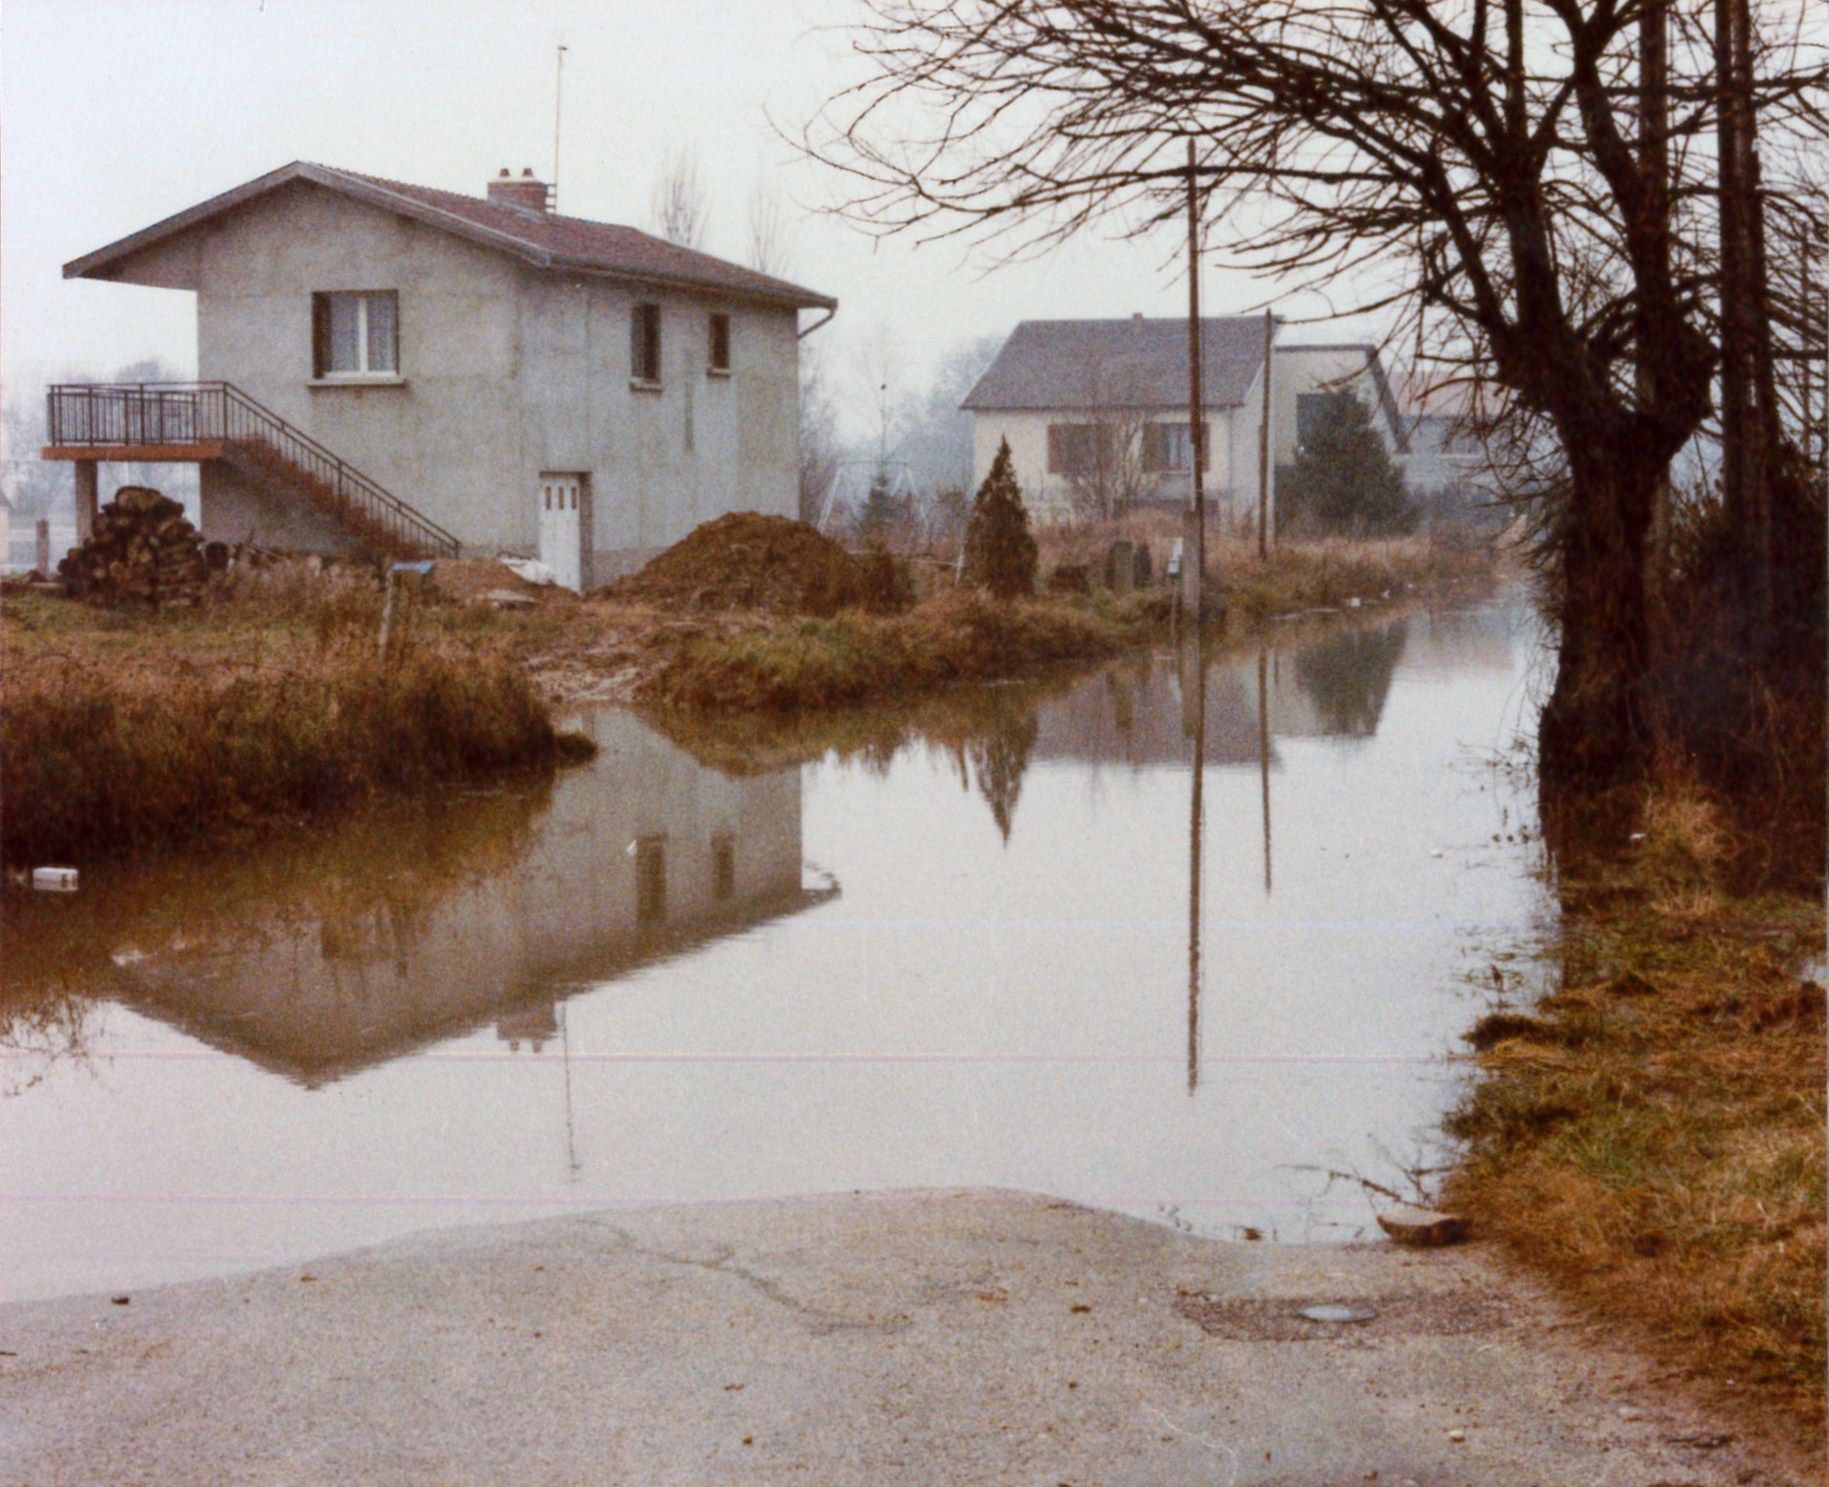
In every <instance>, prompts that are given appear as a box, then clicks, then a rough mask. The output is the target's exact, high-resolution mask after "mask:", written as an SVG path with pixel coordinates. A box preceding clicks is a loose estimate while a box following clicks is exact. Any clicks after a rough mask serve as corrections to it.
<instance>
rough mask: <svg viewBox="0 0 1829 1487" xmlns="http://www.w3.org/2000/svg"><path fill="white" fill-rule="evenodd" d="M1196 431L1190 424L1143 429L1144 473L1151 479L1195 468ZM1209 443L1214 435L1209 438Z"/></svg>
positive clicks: (1160, 425) (1145, 427)
mask: <svg viewBox="0 0 1829 1487" xmlns="http://www.w3.org/2000/svg"><path fill="white" fill-rule="evenodd" d="M1192 427H1193V425H1191V424H1186V423H1146V424H1145V425H1144V426H1143V469H1144V473H1145V474H1149V475H1167V474H1174V473H1177V472H1179V471H1183V470H1192V469H1193V468H1194V441H1193V439H1192V437H1191V436H1190V434H1189V430H1190V429H1191V428H1192ZM1208 438H1209V441H1210V440H1211V434H1210V433H1209V434H1208Z"/></svg>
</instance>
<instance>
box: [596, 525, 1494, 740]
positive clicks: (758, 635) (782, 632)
mask: <svg viewBox="0 0 1829 1487" xmlns="http://www.w3.org/2000/svg"><path fill="white" fill-rule="evenodd" d="M1083 540H1091V539H1083ZM1099 540H1100V541H1104V542H1105V543H1106V545H1107V546H1108V545H1109V541H1108V539H1107V538H1106V537H1104V536H1101V537H1100V538H1099ZM1238 546H1239V551H1237V552H1232V551H1230V550H1229V549H1228V548H1227V547H1226V546H1225V545H1224V544H1217V543H1216V545H1215V550H1214V558H1215V563H1214V567H1215V570H1216V572H1217V574H1218V582H1217V583H1216V585H1215V590H1214V593H1215V597H1216V598H1217V599H1218V600H1219V601H1220V603H1221V604H1222V605H1223V609H1224V615H1225V618H1224V621H1223V625H1222V627H1221V628H1222V632H1223V634H1224V635H1225V636H1226V637H1228V638H1241V637H1244V636H1248V635H1250V634H1251V633H1253V632H1254V631H1255V630H1257V629H1259V628H1261V627H1262V626H1263V625H1264V624H1266V623H1267V622H1269V621H1270V620H1272V619H1274V618H1276V617H1279V616H1284V615H1291V614H1302V613H1306V612H1310V611H1314V610H1319V609H1331V608H1341V607H1344V606H1346V605H1347V604H1348V603H1349V602H1350V601H1354V600H1358V601H1362V602H1364V603H1366V604H1370V605H1377V604H1381V603H1384V602H1387V601H1392V600H1396V599H1398V598H1400V597H1401V596H1402V595H1404V594H1405V593H1406V592H1410V591H1413V590H1417V589H1430V590H1435V591H1440V590H1442V589H1444V588H1447V587H1452V586H1454V585H1457V584H1467V583H1472V582H1478V581H1484V580H1486V579H1488V578H1490V577H1491V575H1492V573H1493V571H1494V569H1495V566H1496V559H1495V557H1494V553H1493V551H1492V549H1491V548H1490V547H1489V546H1485V545H1458V544H1457V545H1452V546H1451V545H1449V544H1445V543H1432V542H1430V541H1428V540H1427V539H1422V538H1414V539H1401V540H1398V541H1392V542H1359V543H1349V542H1316V543H1302V544H1289V545H1288V546H1285V547H1283V548H1279V549H1278V550H1277V551H1276V552H1275V553H1274V554H1273V555H1272V556H1271V558H1270V559H1269V561H1268V562H1264V563H1259V562H1258V561H1257V558H1256V556H1255V550H1253V551H1252V552H1251V553H1250V555H1249V556H1247V554H1246V553H1245V551H1244V549H1243V546H1242V545H1238ZM1073 555H1074V554H1073V551H1072V550H1071V549H1063V550H1062V552H1061V553H1059V554H1057V556H1058V557H1059V558H1060V560H1062V561H1068V560H1070V559H1071V558H1072V557H1073ZM1172 609H1173V606H1172V599H1171V596H1170V593H1169V591H1168V590H1167V589H1166V588H1162V587H1156V588H1151V589H1146V590H1141V591H1137V592H1135V593H1131V594H1127V595H1123V596H1118V595H1113V594H1111V593H1110V592H1108V591H1105V590H1102V589H1095V590H1094V592H1093V593H1092V594H1091V595H1090V596H1084V597H1082V596H1076V595H1070V594H1050V595H1045V596H1042V597H1039V598H1036V599H1034V600H1030V601H1024V602H1019V603H1015V604H1007V605H1005V604H997V603H994V602H992V601H991V600H989V599H988V598H986V597H984V596H982V595H980V594H977V593H975V592H970V591H950V592H943V593H940V594H936V595H934V596H933V597H931V598H929V599H926V600H924V601H923V602H921V603H920V604H917V605H915V606H914V607H913V608H912V609H909V610H908V611H906V612H904V613H902V614H897V615H868V614H864V613H862V612H860V611H846V612H844V613H841V614H838V615H835V616H832V617H831V618H821V619H792V618H786V619H784V618H766V619H765V618H762V617H755V618H752V619H748V620H746V621H740V622H739V621H726V622H724V623H722V624H715V623H707V622H705V621H700V622H698V624H697V625H696V627H695V628H694V629H692V630H690V631H677V630H676V632H675V639H674V642H673V643H671V644H662V645H656V646H652V647H650V648H649V649H648V651H647V653H646V654H645V655H643V656H640V657H639V658H636V659H634V660H633V661H632V660H631V657H630V653H629V651H628V650H627V649H624V650H619V651H617V652H616V653H615V654H616V658H617V660H618V661H619V662H621V663H622V664H625V665H633V666H634V667H635V669H636V671H637V673H638V674H637V676H636V679H635V681H634V686H633V695H634V697H635V699H636V700H637V701H639V702H641V703H643V704H644V705H647V706H651V707H661V708H671V709H680V710H686V711H716V712H741V711H762V712H786V711H793V710H818V709H826V708H835V707H846V706H854V705H856V704H859V703H864V702H871V701H876V700H879V699H888V698H895V697H900V696H906V695H910V694H913V693H918V692H923V691H930V690H932V689H934V688H936V687H942V686H948V685H952V684H955V683H960V682H974V681H995V680H1004V679H1007V678H1010V677H1015V676H1020V675H1023V674H1025V673H1030V672H1035V671H1037V670H1041V669H1045V668H1046V667H1048V666H1050V665H1053V664H1057V663H1060V662H1067V661H1085V660H1095V659H1099V658H1102V657H1105V656H1111V655H1115V654H1117V653H1119V652H1121V651H1123V650H1126V649H1128V648H1130V647H1132V646H1136V645H1139V644H1143V643H1145V642H1148V641H1151V640H1154V639H1159V638H1163V637H1166V636H1167V634H1168V633H1169V626H1170V621H1171V616H1172Z"/></svg>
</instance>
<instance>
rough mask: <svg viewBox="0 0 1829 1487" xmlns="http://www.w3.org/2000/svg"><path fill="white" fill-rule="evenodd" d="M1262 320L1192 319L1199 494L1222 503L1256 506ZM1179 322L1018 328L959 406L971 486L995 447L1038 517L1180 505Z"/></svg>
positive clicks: (1184, 457)
mask: <svg viewBox="0 0 1829 1487" xmlns="http://www.w3.org/2000/svg"><path fill="white" fill-rule="evenodd" d="M1263 369H1264V322H1263V320H1262V319H1261V318H1257V317H1250V316H1233V317H1226V318H1216V319H1209V320H1203V321H1202V322H1201V411H1202V413H1203V414H1204V418H1203V420H1202V421H1203V422H1204V423H1205V424H1206V431H1207V433H1206V448H1207V451H1208V454H1207V459H1206V475H1205V487H1206V492H1207V498H1208V499H1209V500H1210V501H1213V502H1214V503H1215V504H1216V505H1217V506H1218V507H1219V508H1220V509H1222V510H1224V509H1227V508H1229V507H1238V506H1242V503H1243V502H1244V501H1245V500H1246V498H1247V497H1248V498H1249V500H1250V501H1251V502H1252V503H1255V501H1256V499H1257V466H1258V454H1257V426H1258V412H1257V408H1258V406H1259V403H1260V402H1261V399H1262V389H1263V382H1262V377H1263ZM1188 402H1189V399H1188V326H1187V322H1186V321H1185V320H1173V319H1167V320H1156V319H1145V318H1144V317H1143V316H1141V315H1134V316H1132V317H1131V318H1130V319H1129V320H1025V321H1023V322H1022V323H1021V324H1020V325H1018V326H1017V327H1016V329H1015V330H1014V331H1012V332H1011V334H1010V338H1009V340H1007V341H1005V342H1004V344H1003V349H1002V350H1001V351H999V352H998V353H997V358H996V360H995V361H993V362H992V363H991V365H990V367H989V369H987V370H986V372H985V374H984V376H982V377H981V378H979V380H978V383H977V385H976V386H974V387H973V388H972V390H971V392H970V393H968V394H967V395H966V398H965V401H964V402H963V403H962V404H961V405H960V406H961V407H963V408H964V409H966V410H967V411H968V412H969V413H971V415H972V470H973V477H972V478H973V483H974V485H976V484H978V483H980V482H982V481H983V479H984V477H985V475H986V474H987V473H988V472H989V470H990V467H991V461H992V459H993V458H995V456H996V454H997V447H998V445H999V443H1000V442H1001V441H1003V440H1004V439H1008V440H1009V441H1010V455H1011V458H1012V461H1013V462H1014V464H1015V467H1016V479H1017V481H1018V483H1019V484H1020V485H1021V486H1022V489H1023V498H1024V500H1025V501H1026V502H1027V504H1028V506H1029V508H1030V510H1031V512H1032V513H1033V514H1034V515H1035V517H1036V519H1037V520H1039V521H1042V522H1050V521H1060V520H1064V519H1066V518H1068V517H1070V516H1072V515H1074V514H1075V513H1076V512H1086V511H1089V510H1091V511H1100V510H1110V509H1112V508H1113V507H1116V508H1120V509H1121V508H1124V507H1128V506H1132V505H1136V504H1140V503H1151V502H1182V503H1185V502H1186V501H1187V500H1188V493H1189V490H1190V489H1191V485H1190V482H1191V479H1192V470H1193V460H1192V440H1191V438H1190V424H1189V420H1188Z"/></svg>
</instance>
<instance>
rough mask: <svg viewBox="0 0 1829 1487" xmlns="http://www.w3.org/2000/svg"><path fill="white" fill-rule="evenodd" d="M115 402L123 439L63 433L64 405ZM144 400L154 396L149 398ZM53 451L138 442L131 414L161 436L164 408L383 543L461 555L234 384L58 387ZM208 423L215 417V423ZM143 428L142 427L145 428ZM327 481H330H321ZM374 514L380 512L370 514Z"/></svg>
mask: <svg viewBox="0 0 1829 1487" xmlns="http://www.w3.org/2000/svg"><path fill="white" fill-rule="evenodd" d="M98 394H99V395H101V398H100V399H99V401H101V402H102V403H103V404H104V405H105V404H106V403H108V402H112V401H114V400H116V399H117V398H118V401H119V403H120V405H121V408H122V423H121V436H120V437H119V438H118V439H110V438H107V437H106V436H98V435H97V433H96V432H95V427H94V423H95V420H94V418H93V415H92V413H91V416H90V417H89V418H86V419H82V420H80V422H81V423H83V424H84V425H86V429H83V430H79V429H75V428H70V427H68V426H67V424H68V421H67V420H66V418H65V416H64V415H65V407H64V405H65V403H66V402H68V401H71V400H72V399H74V400H76V401H77V402H78V404H79V405H81V404H87V405H89V408H90V409H91V410H92V409H93V408H94V406H95V404H96V403H97V402H98V398H97V395H98ZM149 394H150V395H151V396H150V397H149ZM47 400H48V402H49V404H50V407H49V410H48V411H49V414H50V429H49V430H48V432H49V434H50V437H51V442H52V443H53V444H68V445H90V446H94V447H106V446H107V445H108V444H110V443H118V444H129V443H133V442H135V441H134V440H132V439H131V438H129V437H128V434H127V428H128V417H129V412H128V410H129V409H131V408H132V407H133V406H134V404H135V403H137V404H139V405H140V407H141V409H142V419H144V409H145V408H146V407H148V406H151V407H154V408H157V410H158V413H159V419H158V423H159V431H160V433H161V434H163V433H164V431H165V428H166V418H165V415H166V412H167V410H168V408H175V409H183V408H184V407H186V405H187V403H188V406H189V408H190V410H191V418H190V439H191V440H193V441H197V440H204V439H221V440H223V441H225V442H228V443H231V444H233V443H249V442H259V443H262V444H265V445H266V446H267V447H268V448H270V449H271V450H273V452H274V453H276V454H278V455H279V456H280V457H281V458H283V459H285V460H286V461H287V462H288V463H290V464H292V465H293V466H295V467H296V468H298V469H299V470H301V471H303V472H304V473H305V474H306V475H308V476H310V477H312V478H314V479H319V480H324V483H326V484H328V485H329V486H330V487H331V491H332V494H333V495H334V496H335V498H336V499H337V500H338V501H339V502H340V503H341V504H343V505H344V506H346V507H353V508H355V509H356V510H357V511H359V512H360V514H361V515H363V516H364V517H366V518H368V519H370V520H372V521H378V522H380V524H381V525H382V527H383V528H384V529H385V530H386V532H387V534H388V536H389V537H390V538H391V539H392V540H394V541H396V542H399V543H401V544H403V545H405V546H408V547H415V548H417V547H429V548H430V549H431V550H432V552H433V553H434V554H435V555H436V556H439V557H449V558H454V557H456V556H457V555H458V553H459V552H460V551H461V550H462V543H460V542H459V541H458V539H457V537H456V536H455V535H453V534H452V533H451V532H449V531H447V530H446V529H445V528H444V527H441V526H440V525H439V524H438V523H437V522H435V521H433V520H432V519H431V518H430V517H428V516H426V515H425V514H424V513H422V512H420V511H418V510H416V509H415V508H414V507H412V506H409V505H408V504H407V503H406V502H405V501H403V500H401V499H400V498H399V497H398V496H396V495H395V494H394V493H393V492H392V491H390V490H388V489H387V487H386V486H384V485H382V484H381V483H380V482H379V481H377V480H375V479H373V478H372V477H371V476H368V475H365V474H363V473H362V472H361V471H360V470H358V469H356V468H355V466H353V465H351V464H350V463H349V462H348V461H346V460H344V459H343V458H342V457H341V456H339V455H337V454H335V453H334V452H332V451H331V450H329V449H326V448H325V447H324V446H323V445H322V444H320V443H319V442H318V441H317V440H316V439H314V438H312V437H311V435H309V434H307V433H306V432H305V431H304V430H303V429H301V428H299V427H297V426H296V425H294V424H292V423H289V422H287V421H286V420H285V419H284V418H282V417H280V415H279V414H277V413H275V412H274V411H273V410H272V409H271V408H268V407H265V406H264V405H262V404H261V403H259V402H258V401H256V400H255V399H254V398H252V397H250V396H248V394H247V393H245V392H243V391H242V390H241V389H240V388H239V387H237V386H235V384H234V383H232V382H86V383H57V384H54V385H53V386H52V387H51V388H50V390H49V393H48V394H47ZM211 415H214V416H213V417H212V416H211ZM142 427H144V423H142ZM326 476H328V477H329V478H328V479H325V477H326ZM373 508H379V509H373Z"/></svg>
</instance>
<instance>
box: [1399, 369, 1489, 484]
mask: <svg viewBox="0 0 1829 1487" xmlns="http://www.w3.org/2000/svg"><path fill="white" fill-rule="evenodd" d="M1395 391H1396V395H1397V399H1398V402H1399V405H1400V406H1401V408H1402V410H1403V414H1402V416H1403V421H1404V433H1405V439H1406V453H1405V457H1404V461H1403V467H1404V478H1405V479H1406V480H1407V481H1408V482H1409V484H1410V489H1411V490H1412V491H1413V492H1414V493H1416V494H1417V495H1418V496H1437V497H1439V496H1443V495H1446V494H1450V493H1460V494H1462V495H1471V496H1472V497H1474V498H1475V499H1485V498H1486V497H1488V496H1489V495H1490V494H1491V491H1490V489H1489V488H1490V487H1491V486H1492V485H1493V483H1494V482H1493V474H1492V464H1491V460H1490V459H1489V457H1488V456H1487V453H1486V448H1485V445H1484V444H1483V442H1482V441H1481V438H1480V434H1479V432H1478V430H1477V428H1476V427H1475V418H1474V412H1475V403H1474V399H1473V397H1472V394H1471V389H1469V388H1467V387H1464V386H1461V385H1459V384H1446V385H1444V384H1431V383H1429V382H1428V381H1426V380H1425V379H1423V378H1421V377H1419V376H1417V375H1415V374H1414V373H1412V374H1411V375H1410V376H1408V377H1400V378H1398V379H1396V388H1395Z"/></svg>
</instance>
